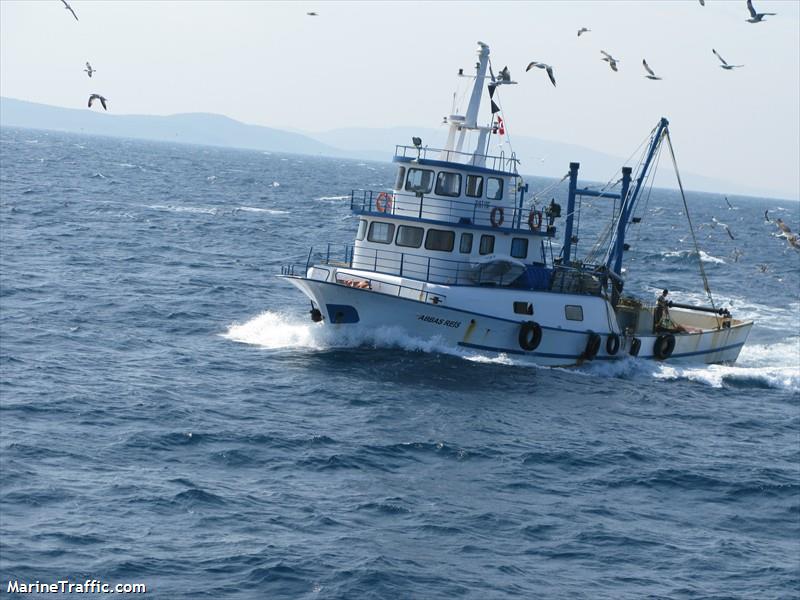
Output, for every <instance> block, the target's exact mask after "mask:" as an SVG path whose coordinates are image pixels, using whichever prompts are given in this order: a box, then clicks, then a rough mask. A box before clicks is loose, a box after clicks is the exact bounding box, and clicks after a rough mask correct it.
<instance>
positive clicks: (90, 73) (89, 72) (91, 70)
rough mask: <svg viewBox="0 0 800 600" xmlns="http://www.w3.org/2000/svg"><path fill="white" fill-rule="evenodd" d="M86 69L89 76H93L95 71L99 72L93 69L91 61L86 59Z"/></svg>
mask: <svg viewBox="0 0 800 600" xmlns="http://www.w3.org/2000/svg"><path fill="white" fill-rule="evenodd" d="M84 71H86V74H87V75H88V76H89V77H91V76H92V73H95V72H97V69H93V68H92V65H90V64H89V61H88V60H87V61H86V68H85V69H84Z"/></svg>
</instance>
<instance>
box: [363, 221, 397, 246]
mask: <svg viewBox="0 0 800 600" xmlns="http://www.w3.org/2000/svg"><path fill="white" fill-rule="evenodd" d="M392 238H394V225H392V224H391V223H381V222H380V221H373V222H372V223H371V224H370V226H369V235H368V236H367V239H368V240H369V241H370V242H378V243H379V244H391V243H392Z"/></svg>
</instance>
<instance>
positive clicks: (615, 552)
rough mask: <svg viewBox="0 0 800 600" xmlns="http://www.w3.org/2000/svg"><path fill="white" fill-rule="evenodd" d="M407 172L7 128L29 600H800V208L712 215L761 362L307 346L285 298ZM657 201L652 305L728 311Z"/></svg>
mask: <svg viewBox="0 0 800 600" xmlns="http://www.w3.org/2000/svg"><path fill="white" fill-rule="evenodd" d="M676 145H677V148H676V149H677V152H678V158H679V160H680V142H679V140H676ZM388 150H389V151H391V149H388ZM387 158H388V157H387ZM566 167H567V166H566V165H565V171H566ZM685 168H687V169H688V168H689V166H688V165H687V166H685ZM393 178H394V169H393V167H392V166H391V165H390V164H389V163H388V162H387V163H386V164H381V163H363V162H359V161H353V160H340V159H331V158H324V157H308V156H291V155H279V154H270V153H265V152H255V151H236V150H228V149H219V148H203V147H194V146H183V145H177V144H175V145H170V144H158V143H147V142H142V141H130V140H118V139H107V138H98V137H88V136H78V135H68V134H61V133H53V132H43V131H33V130H21V129H2V130H0V587H2V589H3V591H4V592H5V591H6V588H7V585H8V581H19V582H21V583H33V582H36V581H39V582H42V583H53V582H56V581H59V580H63V579H67V580H70V581H73V582H83V581H84V580H86V579H96V580H100V581H102V582H105V583H109V584H112V585H113V584H117V583H145V584H146V585H147V590H148V593H147V595H146V596H144V597H152V598H221V597H225V598H320V599H324V598H481V599H483V598H592V599H595V598H608V599H617V598H758V599H762V598H796V597H798V588H799V587H800V573H799V568H800V567H799V566H798V565H800V472H799V468H800V466H799V465H800V438H799V437H798V430H799V427H800V399H799V398H798V392H799V391H800V298H799V297H798V294H799V290H800V252H798V251H796V250H794V249H792V248H791V247H789V245H788V244H787V243H786V240H785V239H783V238H781V237H779V236H778V235H777V233H778V230H777V228H776V227H775V225H774V224H773V223H769V222H767V221H765V218H764V211H765V210H768V211H769V216H770V218H772V219H774V218H782V219H783V220H784V221H786V222H787V223H788V224H789V226H790V227H792V228H793V229H794V230H798V229H800V205H798V203H797V202H792V201H786V200H775V199H769V198H744V197H735V196H728V202H730V205H731V207H732V208H731V207H729V206H728V203H727V202H726V201H725V198H724V197H723V196H720V195H713V194H698V193H690V194H689V201H690V205H691V215H692V220H693V222H694V224H695V227H696V230H697V234H698V238H699V241H700V243H701V247H702V249H703V250H702V253H701V259H702V260H703V264H704V266H705V269H706V271H707V273H708V276H709V280H710V282H711V286H712V290H713V292H714V295H715V301H717V303H718V304H721V305H724V306H727V307H730V308H731V310H732V311H733V312H734V315H735V316H737V317H747V318H753V319H755V321H756V325H755V327H754V328H753V330H752V333H751V336H750V339H749V343H748V344H747V346H746V347H745V348H744V349H743V350H742V353H741V356H740V359H739V361H738V362H737V363H736V364H735V365H733V366H709V367H691V368H685V367H673V366H670V365H669V364H666V365H660V364H654V363H649V362H645V361H640V360H638V359H626V360H624V361H621V362H619V363H615V364H602V365H600V364H598V365H590V366H587V367H584V368H581V369H546V368H539V367H536V366H534V365H531V364H529V363H526V362H525V361H524V360H523V359H520V358H519V357H509V356H496V355H482V354H479V353H475V352H466V351H463V350H453V349H450V348H447V347H443V346H442V345H441V344H440V343H439V342H437V341H436V340H419V339H414V338H411V337H409V336H408V335H406V334H405V333H404V332H402V331H400V330H398V329H396V328H393V327H390V326H387V327H386V328H383V329H379V330H375V331H369V332H358V331H355V332H351V333H346V334H345V333H343V334H338V335H337V334H333V333H331V332H330V331H328V330H326V329H325V328H324V327H322V326H319V325H315V324H313V323H311V321H310V320H309V318H308V309H309V304H308V302H307V301H306V300H305V299H304V297H302V296H301V295H300V293H299V292H298V291H296V290H295V289H294V288H292V287H291V286H289V285H288V284H286V283H284V282H282V281H280V280H279V279H277V278H276V277H275V274H276V273H279V272H280V267H281V265H282V264H285V263H288V262H305V259H306V257H307V255H308V250H309V247H310V246H312V245H316V246H317V247H319V244H320V243H321V242H323V241H332V242H338V243H345V242H348V241H350V240H351V239H352V236H353V233H354V231H355V227H356V219H355V217H354V216H352V215H351V214H350V213H349V209H348V194H349V192H350V190H351V189H360V188H366V189H380V188H383V187H386V186H388V185H390V184H391V182H392V181H393ZM529 181H530V187H531V191H532V192H533V191H535V190H536V189H541V188H544V187H546V186H547V185H549V183H550V181H549V180H543V179H537V178H535V177H532V178H529ZM565 191H566V190H565V188H564V187H563V186H561V187H559V188H557V189H556V190H554V192H553V194H552V195H554V196H555V197H556V198H557V199H563V198H564V194H565ZM547 196H548V197H547V198H544V200H549V196H550V194H548V195H547ZM562 203H563V202H562ZM600 208H602V207H601V206H600V203H599V202H595V203H594V204H591V203H587V205H585V206H584V213H583V214H582V222H583V224H584V227H585V228H587V229H590V228H591V225H592V223H596V220H595V219H593V218H591V215H592V214H593V212H592V211H595V210H597V211H599V210H600ZM642 209H643V214H644V216H645V217H646V218H645V223H644V224H643V225H642V226H641V228H640V229H638V230H637V231H636V232H635V233H634V235H633V236H632V237H631V245H632V249H631V251H630V253H629V256H628V258H629V261H628V263H627V268H628V273H627V275H628V278H629V287H628V289H629V290H631V291H634V292H637V293H640V294H642V295H644V296H646V297H648V298H649V299H653V298H654V297H655V293H656V292H657V291H658V290H659V289H661V288H662V287H669V288H670V289H671V290H673V291H672V294H673V296H674V298H675V299H676V300H681V299H682V300H684V301H701V300H702V299H703V297H704V294H703V293H702V283H701V280H700V278H699V276H698V271H697V264H698V261H697V256H696V255H695V254H694V252H693V251H692V246H691V243H690V239H689V237H688V235H689V234H688V230H687V228H686V225H685V219H684V217H683V215H682V212H683V207H682V204H681V202H680V199H679V196H677V195H676V194H675V193H674V192H671V191H664V190H658V189H656V190H653V191H652V193H651V195H650V196H649V198H648V199H647V200H646V202H645V201H643V203H642ZM720 223H724V224H726V225H728V227H729V230H730V232H731V233H732V234H733V236H734V238H735V239H731V237H730V236H729V235H728V233H727V232H726V230H725V229H724V228H723V226H722V225H720ZM588 237H589V236H586V238H585V239H588ZM582 239H584V238H582ZM580 243H581V248H580V249H581V250H582V251H583V250H587V249H588V247H584V246H583V241H581V242H580ZM12 595H13V594H12ZM21 595H22V594H21ZM25 596H26V597H31V596H34V597H36V596H37V594H32V595H27V594H25Z"/></svg>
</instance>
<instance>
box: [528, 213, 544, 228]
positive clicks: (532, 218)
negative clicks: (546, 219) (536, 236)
mask: <svg viewBox="0 0 800 600" xmlns="http://www.w3.org/2000/svg"><path fill="white" fill-rule="evenodd" d="M528 227H530V228H531V231H539V230H540V229H541V228H542V211H540V210H531V212H530V214H529V215H528Z"/></svg>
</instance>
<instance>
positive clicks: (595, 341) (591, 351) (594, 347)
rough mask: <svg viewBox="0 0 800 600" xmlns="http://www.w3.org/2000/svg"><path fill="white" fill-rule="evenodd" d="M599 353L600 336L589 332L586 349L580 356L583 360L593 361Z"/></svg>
mask: <svg viewBox="0 0 800 600" xmlns="http://www.w3.org/2000/svg"><path fill="white" fill-rule="evenodd" d="M598 352H600V336H599V335H598V334H596V333H595V332H594V331H589V339H588V340H587V341H586V348H585V349H584V351H583V354H581V358H582V359H583V360H593V359H594V357H595V356H597V353H598Z"/></svg>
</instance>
